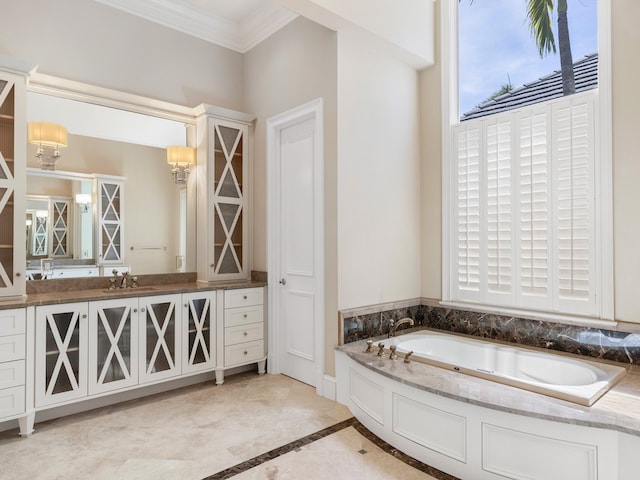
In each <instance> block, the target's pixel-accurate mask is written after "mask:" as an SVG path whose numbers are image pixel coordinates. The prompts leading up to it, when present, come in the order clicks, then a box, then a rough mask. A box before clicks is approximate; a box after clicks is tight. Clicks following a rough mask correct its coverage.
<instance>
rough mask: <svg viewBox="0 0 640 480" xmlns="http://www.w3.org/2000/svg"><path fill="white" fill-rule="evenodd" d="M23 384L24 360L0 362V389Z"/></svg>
mask: <svg viewBox="0 0 640 480" xmlns="http://www.w3.org/2000/svg"><path fill="white" fill-rule="evenodd" d="M18 385H24V360H16V361H15V362H5V363H0V389H1V388H9V387H17V386H18Z"/></svg>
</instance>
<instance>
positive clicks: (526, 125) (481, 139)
mask: <svg viewBox="0 0 640 480" xmlns="http://www.w3.org/2000/svg"><path fill="white" fill-rule="evenodd" d="M594 99H595V94H594V93H592V92H589V93H586V94H577V95H572V96H570V97H565V98H562V99H559V100H556V101H553V102H548V103H547V104H545V105H534V106H532V107H524V108H522V109H520V110H517V111H512V112H508V113H505V114H500V115H493V116H488V117H484V118H480V119H475V120H469V121H465V122H462V123H460V124H458V125H455V126H454V127H453V142H454V144H453V151H454V152H455V155H456V157H455V168H454V169H453V172H454V176H455V178H454V179H453V180H454V181H453V186H454V189H453V191H454V199H453V200H454V205H453V212H452V213H453V218H454V220H455V221H454V222H453V225H452V228H453V229H454V231H453V234H454V243H453V246H454V249H453V252H452V253H453V256H452V258H453V259H454V261H453V262H452V268H453V269H454V272H452V275H451V278H452V282H453V285H452V286H453V289H452V294H453V300H460V301H469V302H481V303H485V304H487V305H496V306H505V307H512V308H519V309H520V308H522V309H533V310H540V311H555V312H561V313H567V314H585V315H595V314H597V305H596V299H597V295H596V291H595V285H596V282H595V236H596V231H595V218H594V213H595V183H594V162H595V160H594V159H595V156H594V148H595V141H594V135H595V125H594V123H595V119H594Z"/></svg>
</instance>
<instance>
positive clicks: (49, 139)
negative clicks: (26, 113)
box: [27, 122, 67, 170]
mask: <svg viewBox="0 0 640 480" xmlns="http://www.w3.org/2000/svg"><path fill="white" fill-rule="evenodd" d="M27 136H28V139H29V143H33V144H34V145H37V146H38V151H37V152H36V157H38V163H39V164H40V168H41V169H42V170H55V169H56V161H57V160H58V158H60V150H59V148H60V147H66V146H67V129H66V128H64V127H63V126H62V125H58V124H56V123H49V122H29V125H28V135H27Z"/></svg>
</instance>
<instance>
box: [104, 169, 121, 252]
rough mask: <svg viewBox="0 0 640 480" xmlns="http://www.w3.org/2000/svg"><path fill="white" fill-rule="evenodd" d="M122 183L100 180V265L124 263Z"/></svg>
mask: <svg viewBox="0 0 640 480" xmlns="http://www.w3.org/2000/svg"><path fill="white" fill-rule="evenodd" d="M122 191H123V188H122V182H115V181H106V180H102V179H99V180H98V212H99V219H98V254H99V255H100V263H122V262H123V261H124V251H123V245H124V239H123V218H122V207H123V198H122V196H123V192H122Z"/></svg>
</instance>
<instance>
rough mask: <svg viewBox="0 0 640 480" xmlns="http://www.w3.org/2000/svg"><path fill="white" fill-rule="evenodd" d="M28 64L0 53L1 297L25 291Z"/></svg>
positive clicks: (18, 294)
mask: <svg viewBox="0 0 640 480" xmlns="http://www.w3.org/2000/svg"><path fill="white" fill-rule="evenodd" d="M27 75H28V67H26V65H22V64H21V63H20V62H17V61H14V60H12V59H9V58H8V57H5V56H3V55H0V297H18V296H20V295H22V294H24V292H25V276H24V259H25V254H26V251H25V250H26V246H25V243H26V231H25V201H26V197H25V191H26V163H27V119H26V79H27Z"/></svg>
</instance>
